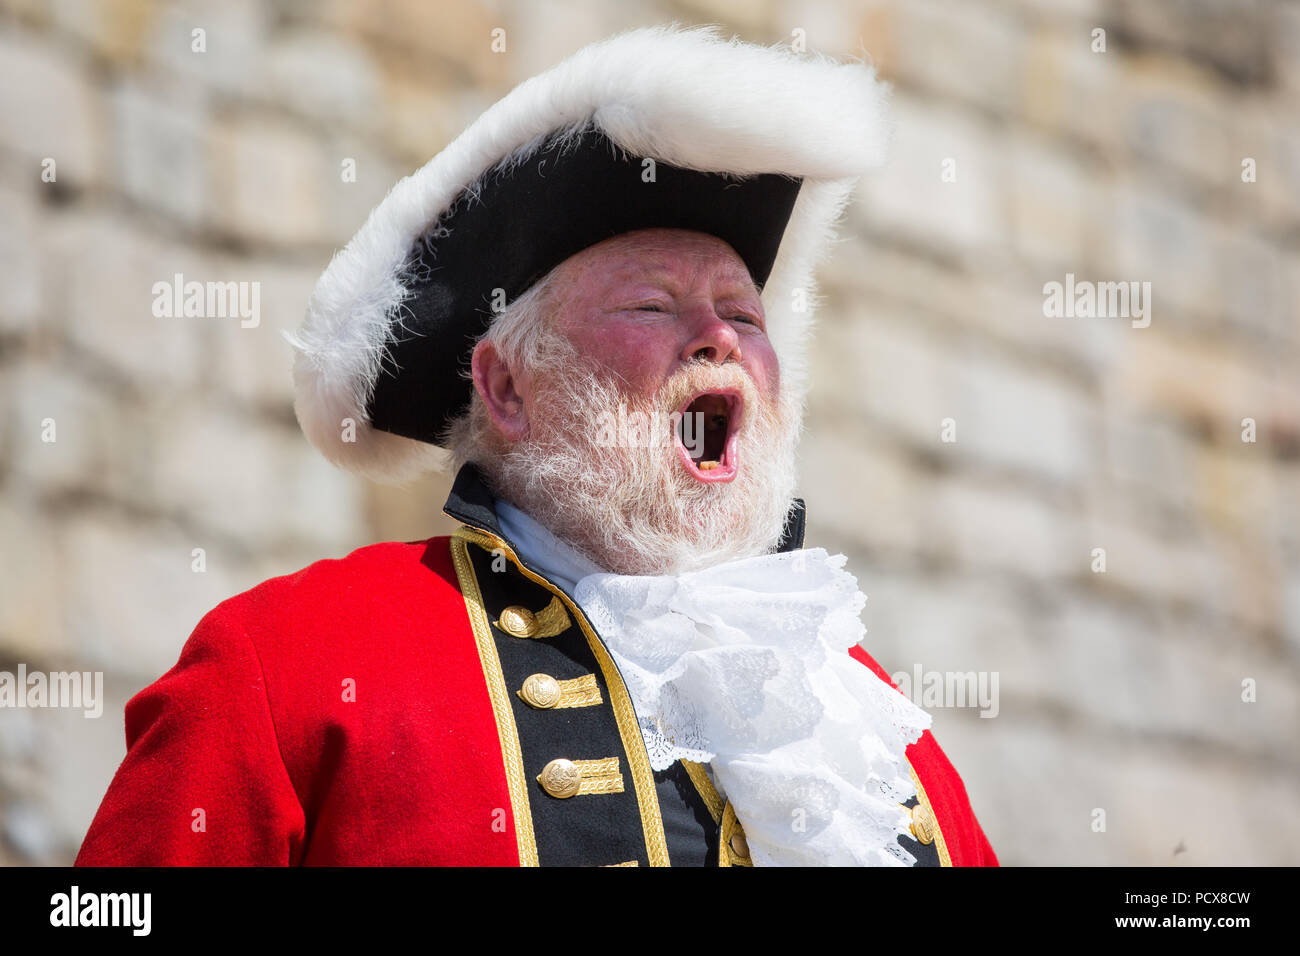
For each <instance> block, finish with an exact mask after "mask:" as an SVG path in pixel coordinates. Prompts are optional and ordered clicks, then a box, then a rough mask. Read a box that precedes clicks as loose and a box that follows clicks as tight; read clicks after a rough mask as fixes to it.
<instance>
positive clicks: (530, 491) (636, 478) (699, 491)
mask: <svg viewBox="0 0 1300 956" xmlns="http://www.w3.org/2000/svg"><path fill="white" fill-rule="evenodd" d="M564 346H565V347H564V348H563V349H562V354H560V355H555V354H551V355H547V356H546V358H545V360H543V363H542V364H543V365H544V366H545V368H544V369H543V370H542V373H541V374H539V375H537V376H536V377H535V378H534V382H536V383H538V393H537V394H536V395H535V396H534V399H535V401H534V403H533V406H532V408H530V410H529V435H528V438H526V439H525V440H523V441H521V442H518V443H516V444H514V445H512V446H510V447H508V448H507V449H505V450H504V451H502V452H501V453H500V454H498V455H493V456H491V458H490V459H489V460H487V461H481V464H482V465H483V466H484V470H485V472H486V473H487V475H488V477H489V481H490V483H491V484H493V485H494V490H495V491H496V493H497V494H498V495H499V496H500V497H503V498H505V499H506V500H508V501H510V502H511V503H512V504H514V505H515V506H516V507H518V508H520V509H521V510H522V511H524V512H526V513H527V514H529V515H530V516H532V517H533V519H534V520H536V521H538V522H539V523H540V524H542V525H544V526H545V527H546V528H548V529H549V530H550V531H551V532H552V533H553V534H555V535H557V536H558V537H560V538H562V539H564V540H566V541H567V542H569V543H570V544H571V545H573V546H574V547H575V548H577V549H578V550H580V551H582V552H584V553H585V554H586V555H587V556H588V557H589V558H591V560H593V561H595V562H596V563H597V564H598V565H600V566H601V567H602V568H604V569H606V570H608V571H610V572H612V573H615V574H679V573H682V572H685V571H696V570H700V569H703V568H706V567H711V566H713V565H715V564H719V563H721V562H723V561H729V560H733V559H735V558H741V557H750V556H754V555H760V554H766V553H769V552H771V551H773V550H775V548H776V546H777V544H778V543H779V542H780V539H781V534H782V532H783V530H784V527H785V519H786V515H787V514H788V512H789V509H790V505H791V501H792V499H793V497H794V490H795V484H796V478H797V472H796V467H795V446H796V444H797V442H798V438H799V423H800V419H801V416H800V415H799V410H798V408H797V406H796V405H795V404H794V403H792V402H789V401H786V400H784V399H782V398H779V397H772V396H766V395H760V394H759V392H758V389H757V388H756V387H755V385H754V382H753V380H752V379H751V378H750V377H749V375H748V374H747V373H746V372H745V371H744V370H743V369H742V368H741V367H740V366H739V365H738V364H735V363H728V364H725V365H717V364H715V363H712V362H705V361H697V362H693V363H692V364H690V365H688V366H687V367H685V368H683V369H682V370H681V371H680V372H679V373H677V374H676V375H674V376H673V377H672V378H671V379H669V380H668V381H667V382H666V383H665V384H664V387H663V388H661V389H660V390H659V392H658V394H656V395H655V396H654V398H653V399H651V400H649V401H643V402H635V401H633V400H631V399H629V397H628V396H627V395H626V394H625V393H624V392H623V391H622V390H621V389H620V388H618V387H617V385H616V384H615V383H614V382H613V381H611V380H610V379H609V377H608V375H606V374H603V373H602V371H601V370H600V369H598V368H597V367H595V366H594V365H593V364H592V363H590V362H589V361H588V360H586V359H585V358H584V357H582V356H581V355H579V354H578V353H577V351H576V350H573V349H572V347H571V346H569V345H568V343H567V342H566V343H564ZM723 388H734V389H736V390H737V391H739V392H740V393H741V395H742V397H743V400H744V411H743V414H742V421H741V423H740V428H739V432H738V434H737V436H736V440H737V451H738V464H739V468H738V472H737V474H736V476H735V478H734V479H732V480H731V481H729V482H712V483H706V482H701V481H699V480H698V479H696V478H694V477H692V476H691V475H690V474H689V472H688V471H687V469H686V466H685V465H684V464H683V463H682V461H681V459H680V457H679V452H678V450H677V447H676V443H675V442H672V441H665V442H659V443H655V442H650V443H646V444H636V443H633V442H620V443H617V444H613V445H610V444H603V443H602V441H601V435H600V423H602V422H606V423H608V422H609V421H611V420H616V419H617V416H618V413H619V407H620V405H622V406H623V408H624V409H625V410H626V412H628V413H630V412H632V411H640V412H642V413H644V414H646V415H648V416H649V418H648V421H649V422H652V423H655V427H656V428H659V429H663V430H666V429H667V428H668V427H669V426H668V425H667V424H665V423H667V422H669V421H671V420H672V415H673V413H674V412H675V411H677V410H679V409H681V408H682V407H683V405H685V403H686V402H687V401H688V400H689V399H690V398H692V397H693V396H694V395H696V394H698V393H700V392H702V391H707V390H713V389H723Z"/></svg>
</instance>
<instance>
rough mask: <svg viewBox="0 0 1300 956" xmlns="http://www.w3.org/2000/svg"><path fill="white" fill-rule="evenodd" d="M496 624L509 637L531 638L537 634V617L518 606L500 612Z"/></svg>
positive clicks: (513, 605) (511, 606)
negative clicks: (499, 618) (499, 617)
mask: <svg viewBox="0 0 1300 956" xmlns="http://www.w3.org/2000/svg"><path fill="white" fill-rule="evenodd" d="M498 624H499V625H500V627H501V630H503V631H505V632H506V633H507V634H509V635H510V636H511V637H532V636H533V635H534V634H536V633H537V615H536V614H534V613H533V612H532V611H530V610H528V608H526V607H524V606H522V605H520V604H512V605H510V607H508V608H506V609H505V610H504V611H502V612H501V620H500V621H499V622H498Z"/></svg>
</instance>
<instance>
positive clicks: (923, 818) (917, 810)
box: [911, 803, 934, 846]
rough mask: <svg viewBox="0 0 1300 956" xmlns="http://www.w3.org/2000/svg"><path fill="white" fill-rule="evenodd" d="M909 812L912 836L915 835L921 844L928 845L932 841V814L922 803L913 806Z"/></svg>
mask: <svg viewBox="0 0 1300 956" xmlns="http://www.w3.org/2000/svg"><path fill="white" fill-rule="evenodd" d="M911 814H912V826H911V829H912V836H914V837H916V838H917V840H919V841H920V842H921V843H922V844H923V845H925V846H929V845H930V844H931V843H933V842H934V814H933V813H931V812H930V808H929V807H927V806H926V805H925V804H923V803H918V804H917V805H916V806H914V807H913V808H912V809H911Z"/></svg>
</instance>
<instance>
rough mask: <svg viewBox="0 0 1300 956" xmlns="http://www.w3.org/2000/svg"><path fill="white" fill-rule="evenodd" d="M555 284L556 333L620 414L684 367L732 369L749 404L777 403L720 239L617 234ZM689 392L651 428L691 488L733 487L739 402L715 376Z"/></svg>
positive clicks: (735, 270)
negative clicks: (622, 404)
mask: <svg viewBox="0 0 1300 956" xmlns="http://www.w3.org/2000/svg"><path fill="white" fill-rule="evenodd" d="M557 279H559V280H560V282H561V283H562V285H561V288H562V290H563V291H562V292H561V293H560V295H559V296H558V297H557V301H556V308H555V313H554V314H555V328H556V330H557V331H558V332H559V333H560V334H561V335H563V336H564V337H565V338H566V339H568V341H569V342H571V343H572V344H573V345H574V346H575V347H576V348H577V350H578V351H579V353H581V354H582V355H584V356H586V357H587V358H588V359H589V360H590V361H591V362H592V363H594V364H596V365H598V366H599V367H600V368H601V369H602V370H603V371H604V372H605V373H606V374H607V376H609V377H610V378H611V379H612V380H614V381H615V382H617V383H618V385H619V388H620V389H621V390H622V392H623V394H624V396H625V397H626V399H627V400H628V403H629V405H631V406H644V405H645V404H646V403H648V402H651V401H653V400H654V399H655V397H656V396H658V395H660V393H661V391H662V390H663V389H664V387H665V384H666V383H668V382H669V381H670V380H672V378H673V376H674V375H681V374H682V372H683V370H684V369H686V368H688V367H689V366H690V365H691V364H692V363H693V362H694V363H695V364H697V365H698V364H699V363H702V362H703V363H712V364H714V365H719V366H728V365H734V366H737V367H738V368H739V369H740V370H741V371H743V372H744V373H745V375H747V376H748V377H749V379H750V382H751V383H752V391H753V392H755V393H756V394H757V398H758V399H759V400H760V401H769V402H771V401H775V400H776V396H777V394H778V392H779V386H780V372H779V365H778V362H777V357H776V352H775V351H774V350H773V348H772V344H771V342H769V341H768V338H767V330H766V318H765V314H764V312H763V303H762V300H761V299H760V298H759V294H758V289H757V288H756V287H755V285H754V281H753V279H752V278H751V277H750V274H749V270H748V269H747V268H746V266H745V264H744V262H743V261H742V260H741V259H740V257H739V256H738V255H736V253H735V251H734V250H733V249H732V248H731V247H730V246H729V245H727V243H725V242H723V241H722V240H721V239H718V238H717V237H715V236H710V235H707V234H705V233H700V232H689V231H686V230H673V229H648V230H642V231H639V232H633V233H626V234H624V235H621V236H616V237H615V238H613V239H609V240H606V241H605V242H602V243H600V244H599V245H596V246H592V247H591V248H589V249H586V250H584V251H583V252H580V253H578V254H577V255H575V256H573V257H572V258H570V259H569V260H568V261H566V262H565V263H563V264H562V265H561V267H560V272H559V274H558V275H557ZM731 371H734V369H733V370H731ZM700 383H701V387H702V388H703V389H707V391H706V392H704V393H703V394H692V395H689V396H686V397H685V400H684V401H683V402H682V403H681V407H674V408H672V409H670V410H669V412H668V414H669V416H672V415H673V414H674V413H676V414H677V415H680V416H682V418H681V420H680V421H667V422H653V423H650V424H651V426H652V427H655V428H657V429H658V431H659V432H660V433H662V434H665V435H666V434H668V433H670V432H673V433H675V434H676V436H677V438H678V441H677V442H676V444H677V446H678V447H677V453H678V455H677V456H678V460H679V461H680V462H681V464H682V467H683V470H684V471H685V472H686V473H687V474H688V475H689V476H690V477H692V478H693V479H694V480H696V481H700V482H704V483H711V482H728V481H732V480H734V479H735V477H736V475H737V474H738V473H739V470H740V469H741V468H743V467H744V465H745V463H744V462H742V461H740V460H739V448H738V444H739V443H738V441H737V439H738V435H739V428H740V427H741V426H742V425H743V423H744V417H745V408H744V404H745V401H744V399H745V396H744V394H743V391H742V390H741V389H738V388H734V387H729V386H726V384H725V382H724V381H723V380H722V379H718V378H716V377H715V378H714V379H713V380H712V381H709V377H708V376H705V377H704V378H702V379H701V380H700ZM711 386H713V387H711ZM679 397H680V396H679ZM625 430H627V429H625ZM628 437H630V436H628Z"/></svg>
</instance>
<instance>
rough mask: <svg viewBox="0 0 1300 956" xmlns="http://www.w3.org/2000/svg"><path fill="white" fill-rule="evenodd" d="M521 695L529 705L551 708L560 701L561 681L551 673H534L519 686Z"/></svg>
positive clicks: (544, 708)
mask: <svg viewBox="0 0 1300 956" xmlns="http://www.w3.org/2000/svg"><path fill="white" fill-rule="evenodd" d="M519 696H520V697H522V698H523V699H524V703H525V704H527V705H528V706H529V707H536V708H538V709H540V710H550V709H551V708H552V707H554V706H555V705H556V704H558V703H559V702H560V696H561V694H560V682H559V681H558V680H556V679H555V678H554V677H552V676H551V675H550V674H533V675H532V676H530V677H529V678H528V679H527V680H525V681H524V686H523V687H521V688H519Z"/></svg>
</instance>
